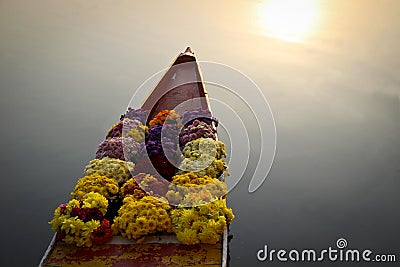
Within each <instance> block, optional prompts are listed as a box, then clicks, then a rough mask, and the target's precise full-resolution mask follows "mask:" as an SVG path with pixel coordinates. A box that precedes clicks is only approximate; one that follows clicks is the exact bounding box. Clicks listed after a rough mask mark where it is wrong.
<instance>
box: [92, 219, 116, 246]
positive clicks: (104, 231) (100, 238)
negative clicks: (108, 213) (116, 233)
mask: <svg viewBox="0 0 400 267" xmlns="http://www.w3.org/2000/svg"><path fill="white" fill-rule="evenodd" d="M111 237H112V231H111V227H110V221H109V220H107V219H103V220H102V221H101V225H100V227H99V228H97V230H96V231H94V232H93V238H92V239H93V242H94V243H95V244H104V243H107V242H108V240H110V239H111Z"/></svg>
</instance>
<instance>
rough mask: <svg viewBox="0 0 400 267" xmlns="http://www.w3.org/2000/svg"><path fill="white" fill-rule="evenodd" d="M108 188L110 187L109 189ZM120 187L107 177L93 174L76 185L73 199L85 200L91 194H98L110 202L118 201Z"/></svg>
mask: <svg viewBox="0 0 400 267" xmlns="http://www.w3.org/2000/svg"><path fill="white" fill-rule="evenodd" d="M107 186H108V187H107ZM118 191H119V187H118V183H117V181H115V180H114V179H110V178H108V177H106V176H102V175H98V174H92V175H86V176H84V177H83V178H81V179H79V180H78V182H77V183H76V186H75V189H74V191H73V192H72V193H71V196H72V198H75V199H81V200H82V199H83V197H84V196H85V194H87V193H89V192H98V193H100V194H102V195H103V196H104V197H106V198H107V199H109V200H114V199H116V197H117V195H118Z"/></svg>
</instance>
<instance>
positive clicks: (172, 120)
mask: <svg viewBox="0 0 400 267" xmlns="http://www.w3.org/2000/svg"><path fill="white" fill-rule="evenodd" d="M179 119H180V116H179V114H178V113H176V112H175V110H166V109H165V110H161V111H160V112H159V113H158V114H157V115H156V116H154V118H153V119H152V120H151V121H150V122H149V127H150V128H151V127H153V126H156V125H163V124H164V122H165V123H168V124H178V123H179Z"/></svg>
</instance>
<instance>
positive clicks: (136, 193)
mask: <svg viewBox="0 0 400 267" xmlns="http://www.w3.org/2000/svg"><path fill="white" fill-rule="evenodd" d="M120 195H121V196H122V198H125V197H126V196H129V195H131V196H133V197H134V198H135V199H141V198H142V197H145V196H147V194H146V192H145V191H143V189H142V188H140V186H139V185H138V184H137V183H136V181H135V179H134V178H131V179H129V180H128V181H126V182H125V183H124V184H123V185H122V187H121V189H120Z"/></svg>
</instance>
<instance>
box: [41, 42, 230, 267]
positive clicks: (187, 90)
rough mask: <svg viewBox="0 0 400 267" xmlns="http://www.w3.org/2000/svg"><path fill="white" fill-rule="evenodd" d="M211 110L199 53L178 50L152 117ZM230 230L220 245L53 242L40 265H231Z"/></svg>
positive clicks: (152, 104)
mask: <svg viewBox="0 0 400 267" xmlns="http://www.w3.org/2000/svg"><path fill="white" fill-rule="evenodd" d="M182 104H183V109H184V108H185V107H187V108H191V109H196V108H201V109H208V110H210V106H209V102H208V94H207V91H206V88H205V85H204V83H203V79H202V75H201V71H200V67H199V65H198V62H197V59H196V56H195V55H194V53H193V52H192V51H191V49H190V48H189V47H188V48H187V49H186V50H185V51H184V52H183V53H181V54H179V55H178V57H177V58H176V60H175V61H174V62H173V64H172V65H171V66H170V68H169V69H168V71H167V72H166V73H165V75H164V76H163V77H162V78H161V80H160V81H159V83H158V84H157V86H156V87H155V88H154V89H153V91H152V92H151V94H150V95H149V96H148V97H147V99H146V100H145V101H144V103H143V105H142V108H143V109H146V110H150V115H149V118H152V117H154V115H155V114H157V113H158V112H159V111H161V110H163V109H174V108H175V107H176V106H179V105H182ZM227 260H228V231H227V229H225V230H224V232H223V237H222V240H221V242H219V243H217V244H196V245H184V244H180V243H179V242H178V240H177V239H176V236H175V235H172V234H165V235H151V236H146V237H145V239H144V240H141V242H140V243H137V242H136V241H134V240H129V239H126V238H123V237H121V236H114V237H113V238H112V239H111V240H110V241H109V242H108V243H106V244H103V245H95V246H93V247H90V248H81V247H76V246H73V245H68V244H65V243H63V242H59V241H56V235H54V237H53V239H52V240H51V242H50V245H49V247H48V249H47V251H46V252H45V254H44V256H43V258H42V260H41V262H40V264H39V266H41V267H42V266H43V267H44V266H48V267H50V266H53V267H55V266H227Z"/></svg>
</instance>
